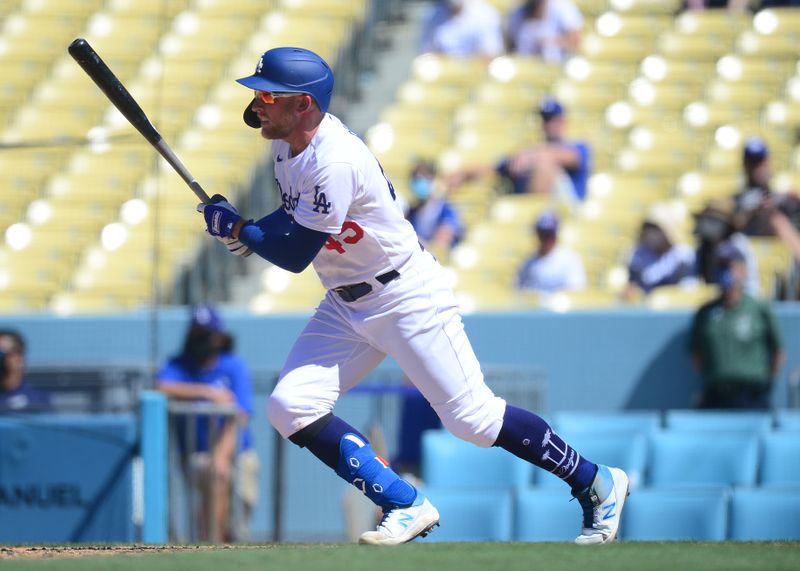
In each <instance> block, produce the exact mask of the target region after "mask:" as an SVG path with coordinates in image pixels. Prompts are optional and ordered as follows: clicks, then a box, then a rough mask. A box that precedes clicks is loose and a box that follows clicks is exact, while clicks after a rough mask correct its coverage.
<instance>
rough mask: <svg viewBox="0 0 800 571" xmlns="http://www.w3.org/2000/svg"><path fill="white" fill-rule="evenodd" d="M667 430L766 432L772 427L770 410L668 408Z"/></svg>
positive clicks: (666, 417)
mask: <svg viewBox="0 0 800 571" xmlns="http://www.w3.org/2000/svg"><path fill="white" fill-rule="evenodd" d="M665 424H666V427H667V430H695V431H696V430H741V431H749V432H765V431H767V430H770V429H771V428H772V415H771V414H770V413H768V412H734V411H722V410H668V411H667V412H666V415H665Z"/></svg>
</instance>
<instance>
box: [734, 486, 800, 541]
mask: <svg viewBox="0 0 800 571" xmlns="http://www.w3.org/2000/svg"><path fill="white" fill-rule="evenodd" d="M730 539H737V540H743V541H765V540H781V539H795V540H796V539H800V488H786V489H780V488H770V489H764V488H753V489H743V488H739V489H736V490H734V493H733V498H732V500H731V531H730Z"/></svg>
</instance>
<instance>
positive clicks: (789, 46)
mask: <svg viewBox="0 0 800 571" xmlns="http://www.w3.org/2000/svg"><path fill="white" fill-rule="evenodd" d="M736 48H737V51H738V52H739V53H741V54H743V55H746V56H750V57H759V58H762V59H777V60H789V61H796V60H797V57H798V55H800V46H798V37H796V36H792V35H790V36H782V35H773V36H762V35H760V34H756V33H755V32H750V31H746V32H742V34H741V35H740V36H739V38H738V39H737V41H736Z"/></svg>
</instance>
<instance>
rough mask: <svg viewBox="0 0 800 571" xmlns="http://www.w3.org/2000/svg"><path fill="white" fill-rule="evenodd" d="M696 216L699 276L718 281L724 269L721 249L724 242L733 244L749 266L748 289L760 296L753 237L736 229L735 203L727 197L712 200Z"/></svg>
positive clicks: (705, 279)
mask: <svg viewBox="0 0 800 571" xmlns="http://www.w3.org/2000/svg"><path fill="white" fill-rule="evenodd" d="M694 216H695V225H694V235H695V236H696V237H697V250H696V251H695V258H696V260H695V275H696V276H698V277H699V278H700V279H702V280H703V281H704V282H705V283H709V284H716V283H717V279H718V278H719V270H720V268H719V258H718V256H717V249H718V248H719V247H720V245H722V244H730V245H732V246H733V247H735V248H736V249H737V250H739V251H740V252H741V253H742V256H743V258H744V260H745V265H746V266H747V281H746V282H745V292H746V293H747V294H748V295H751V296H753V297H757V296H758V290H759V284H758V263H757V261H756V256H755V254H754V253H753V248H752V246H751V245H750V240H749V239H748V238H747V236H745V235H744V234H742V233H741V232H737V231H736V226H735V225H734V223H733V203H732V202H731V201H730V200H724V199H716V200H711V201H709V202H708V204H706V206H705V208H703V210H701V211H700V212H698V213H697V214H695V215H694Z"/></svg>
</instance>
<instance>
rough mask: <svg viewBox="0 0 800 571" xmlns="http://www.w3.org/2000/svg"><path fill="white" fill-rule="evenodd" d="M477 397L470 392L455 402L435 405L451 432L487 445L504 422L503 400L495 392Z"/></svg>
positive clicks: (480, 444) (492, 442)
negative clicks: (483, 396)
mask: <svg viewBox="0 0 800 571" xmlns="http://www.w3.org/2000/svg"><path fill="white" fill-rule="evenodd" d="M489 394H490V395H491V396H487V398H483V399H476V398H474V397H475V396H476V395H473V394H469V395H466V398H461V399H459V400H457V401H455V402H452V403H447V404H444V405H438V406H434V409H435V410H436V412H437V414H438V415H439V418H441V420H442V424H443V425H444V427H445V428H446V429H447V430H448V431H449V432H450V433H452V434H453V435H454V436H456V437H458V438H461V439H462V440H466V441H467V442H472V443H473V444H476V445H478V446H480V447H482V448H489V447H490V446H492V445H493V444H494V443H495V441H496V440H497V436H498V434H500V428H501V427H502V426H503V413H504V412H505V408H506V403H505V401H504V400H503V399H501V398H499V397H496V396H494V395H493V394H491V391H490V393H489Z"/></svg>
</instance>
